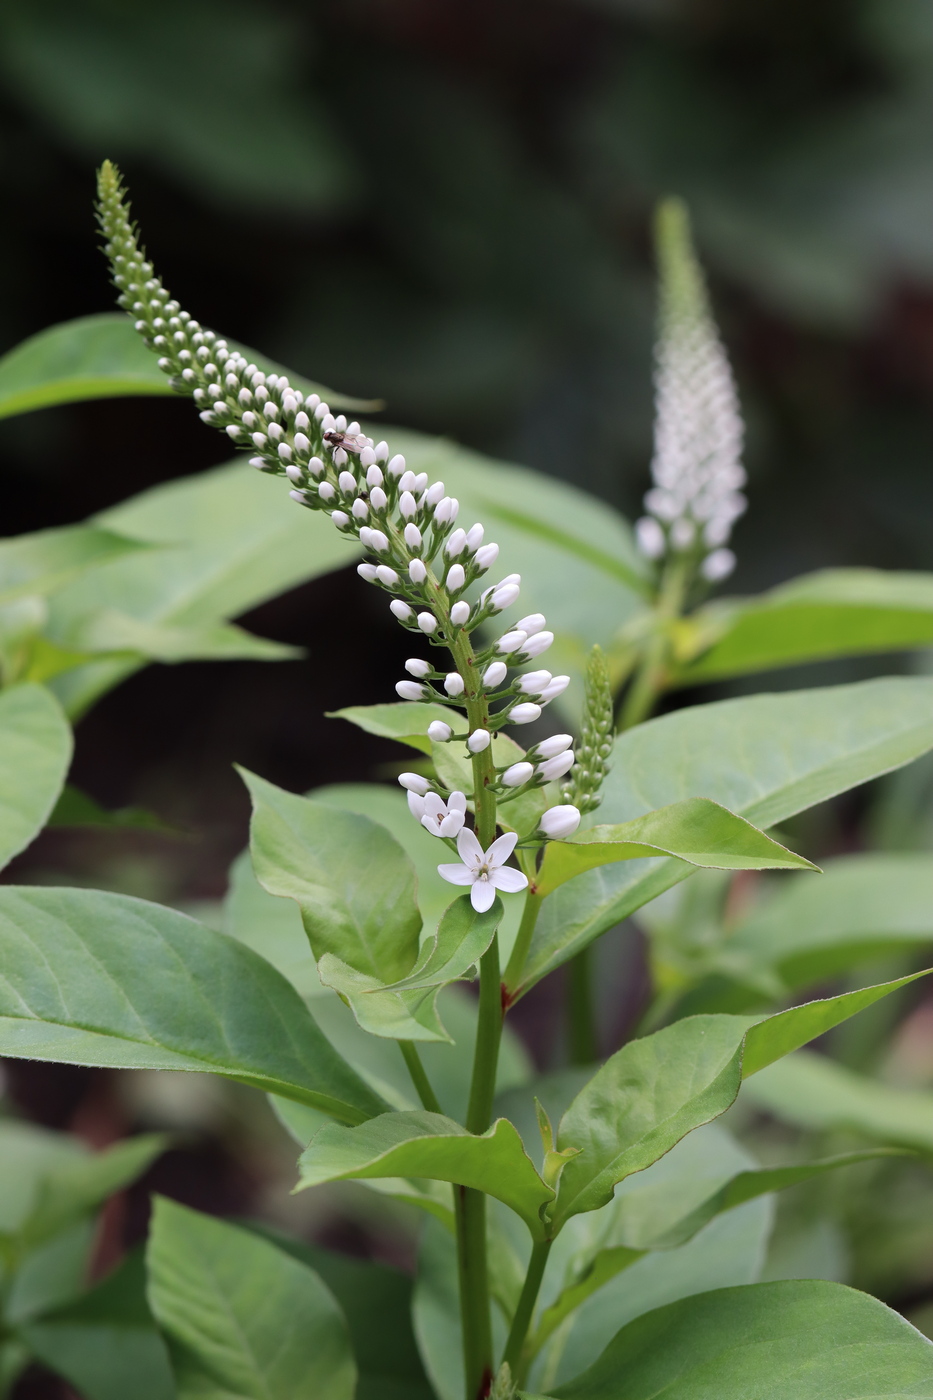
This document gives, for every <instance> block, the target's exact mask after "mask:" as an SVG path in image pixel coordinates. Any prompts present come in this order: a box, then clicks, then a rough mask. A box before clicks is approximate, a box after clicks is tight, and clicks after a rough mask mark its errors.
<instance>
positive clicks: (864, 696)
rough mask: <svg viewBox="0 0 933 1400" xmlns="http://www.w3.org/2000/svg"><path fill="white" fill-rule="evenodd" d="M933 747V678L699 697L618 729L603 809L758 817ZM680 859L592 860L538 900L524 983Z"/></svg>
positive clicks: (777, 816)
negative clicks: (702, 806) (690, 807)
mask: <svg viewBox="0 0 933 1400" xmlns="http://www.w3.org/2000/svg"><path fill="white" fill-rule="evenodd" d="M931 747H933V681H931V680H929V679H927V678H919V677H894V678H891V679H885V680H874V681H863V682H860V683H858V684H856V685H844V686H830V687H827V688H825V689H816V690H804V691H791V692H785V693H783V694H777V695H753V696H748V697H743V698H742V699H738V700H723V701H719V702H717V703H715V704H712V705H697V706H694V707H693V708H690V709H684V710H678V711H676V712H675V713H674V714H669V715H664V716H662V717H661V718H660V719H655V720H649V721H648V723H647V724H640V725H637V726H636V727H635V728H634V729H630V730H628V732H627V733H625V734H623V735H621V736H620V738H619V739H618V741H617V742H616V745H615V750H614V757H613V766H612V771H611V772H610V774H609V776H608V778H607V780H606V783H605V786H604V793H605V796H604V801H603V805H602V807H601V808H600V816H601V817H602V818H603V819H604V820H605V821H606V822H607V823H616V822H627V821H631V820H632V819H633V818H635V817H640V816H644V815H645V814H646V813H647V812H650V811H652V810H654V809H655V808H658V807H665V806H667V805H668V804H670V803H672V802H679V801H681V800H683V799H684V798H689V797H707V798H710V799H711V800H712V801H714V802H720V803H721V804H722V805H723V806H724V807H726V808H728V810H729V811H730V812H735V813H737V814H738V815H739V816H742V817H744V818H745V819H746V821H750V822H753V823H754V824H755V825H756V826H758V827H763V828H767V827H770V826H773V825H775V824H776V823H778V822H781V821H784V820H785V819H786V818H787V817H790V816H793V815H794V813H796V812H800V811H803V810H804V809H805V808H807V807H812V806H814V805H815V804H816V803H818V802H825V801H826V799H827V798H830V797H833V796H835V795H836V794H837V793H840V792H845V791H847V790H848V789H849V788H851V787H856V786H857V785H858V784H859V783H864V782H867V781H868V780H869V779H870V778H874V777H878V776H879V775H880V774H881V773H887V772H890V771H891V769H893V768H899V767H901V766H902V765H903V764H905V763H909V762H910V761H911V760H912V759H914V758H917V757H919V755H920V754H922V753H925V752H926V751H927V750H928V749H929V748H931ZM689 873H690V867H689V866H687V865H686V864H684V863H683V862H679V861H674V860H670V859H668V860H664V861H660V860H656V861H654V862H651V863H650V864H649V863H645V864H641V863H638V862H632V863H626V864H624V865H618V866H608V867H605V868H604V869H602V870H595V871H591V872H589V873H587V874H585V875H582V876H580V877H579V878H578V879H576V880H574V881H573V884H572V885H570V886H567V887H566V888H564V889H559V890H557V891H556V892H555V893H554V894H553V895H552V896H551V897H550V898H549V899H548V900H547V901H546V902H545V903H544V905H543V907H542V910H541V915H540V917H539V919H538V923H537V927H536V929H535V935H534V939H533V941H532V945H531V952H530V955H529V958H528V963H527V965H526V968H525V971H524V973H523V975H522V981H521V986H520V991H522V992H524V991H527V990H528V988H529V987H531V986H533V985H534V984H535V983H536V982H538V981H539V980H540V979H541V978H542V977H544V976H545V975H546V974H547V973H548V972H550V971H552V970H553V969H554V968H555V967H559V966H560V964H561V963H563V962H566V961H567V959H568V958H570V957H572V956H573V955H574V954H575V953H577V952H579V951H580V949H581V948H584V947H586V946H587V944H589V943H591V942H592V941H593V939H594V938H597V937H598V936H599V934H601V933H603V932H605V930H606V929H608V928H611V927H612V926H613V924H616V923H618V922H619V920H620V919H624V918H626V917H627V916H628V915H629V914H631V913H632V912H633V911H634V910H635V909H638V908H640V907H641V905H643V904H646V903H647V902H648V901H649V900H651V899H654V898H655V897H656V896H657V895H659V894H661V893H662V892H663V891H664V890H666V889H669V888H670V887H671V885H674V884H676V883H677V882H678V881H679V880H682V879H684V878H685V877H686V876H687V875H688V874H689Z"/></svg>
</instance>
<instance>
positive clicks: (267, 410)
mask: <svg viewBox="0 0 933 1400" xmlns="http://www.w3.org/2000/svg"><path fill="white" fill-rule="evenodd" d="M227 379H228V380H229V379H230V375H229V374H228V375H227ZM234 383H236V380H234ZM262 411H263V413H264V414H265V415H266V417H267V418H278V416H279V406H278V404H277V403H267V404H266V405H265V407H264V408H263V410H262Z"/></svg>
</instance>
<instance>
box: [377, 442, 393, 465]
mask: <svg viewBox="0 0 933 1400" xmlns="http://www.w3.org/2000/svg"><path fill="white" fill-rule="evenodd" d="M373 452H374V453H375V454H376V461H377V462H384V461H385V460H386V458H387V457H388V455H389V444H388V443H387V442H377V443H376V446H375V447H374V448H373Z"/></svg>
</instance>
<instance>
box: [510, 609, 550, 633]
mask: <svg viewBox="0 0 933 1400" xmlns="http://www.w3.org/2000/svg"><path fill="white" fill-rule="evenodd" d="M545 622H547V618H546V617H545V616H544V613H529V614H528V616H527V617H520V618H519V619H518V621H517V622H516V624H515V627H516V630H517V629H518V628H521V630H522V631H523V632H527V633H528V636H529V637H530V636H531V634H532V633H533V632H540V631H541V628H542V627H543V626H544V624H545Z"/></svg>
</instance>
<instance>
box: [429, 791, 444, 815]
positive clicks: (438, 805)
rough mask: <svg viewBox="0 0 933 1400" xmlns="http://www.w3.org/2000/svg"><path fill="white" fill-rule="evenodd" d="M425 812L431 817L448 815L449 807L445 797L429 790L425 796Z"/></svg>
mask: <svg viewBox="0 0 933 1400" xmlns="http://www.w3.org/2000/svg"><path fill="white" fill-rule="evenodd" d="M424 810H425V814H426V815H427V816H429V817H443V816H446V815H447V808H446V807H445V805H444V799H443V798H442V797H440V796H438V794H437V793H436V792H428V793H426V794H425V797H424Z"/></svg>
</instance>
